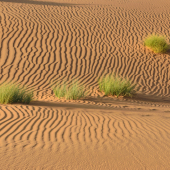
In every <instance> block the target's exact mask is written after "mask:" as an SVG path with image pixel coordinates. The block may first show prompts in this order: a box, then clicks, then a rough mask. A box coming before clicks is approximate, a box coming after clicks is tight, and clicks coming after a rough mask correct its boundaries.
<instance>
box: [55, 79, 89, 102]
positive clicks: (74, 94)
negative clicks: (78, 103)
mask: <svg viewBox="0 0 170 170" xmlns="http://www.w3.org/2000/svg"><path fill="white" fill-rule="evenodd" d="M52 89H53V92H54V94H55V96H56V97H58V98H59V99H60V98H61V97H64V98H65V99H67V100H76V99H80V98H81V97H85V96H86V93H85V91H84V87H83V86H81V85H80V84H79V83H78V82H77V81H72V83H71V85H70V87H69V88H67V86H66V83H65V82H64V83H62V84H61V85H59V84H57V85H53V86H52Z"/></svg>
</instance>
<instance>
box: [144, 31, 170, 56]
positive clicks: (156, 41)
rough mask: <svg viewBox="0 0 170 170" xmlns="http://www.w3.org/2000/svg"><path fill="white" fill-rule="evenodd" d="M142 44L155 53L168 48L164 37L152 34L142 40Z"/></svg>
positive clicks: (162, 51)
mask: <svg viewBox="0 0 170 170" xmlns="http://www.w3.org/2000/svg"><path fill="white" fill-rule="evenodd" d="M144 45H145V46H147V47H149V48H151V49H152V50H153V51H154V52H155V53H164V52H166V51H167V50H168V44H167V42H166V38H165V37H163V36H158V35H154V34H153V35H150V36H149V37H147V38H146V39H145V40H144Z"/></svg>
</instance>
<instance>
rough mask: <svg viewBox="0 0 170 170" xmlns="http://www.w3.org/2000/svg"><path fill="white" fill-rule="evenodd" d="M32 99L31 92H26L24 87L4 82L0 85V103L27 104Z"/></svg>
mask: <svg viewBox="0 0 170 170" xmlns="http://www.w3.org/2000/svg"><path fill="white" fill-rule="evenodd" d="M32 99H33V93H32V92H29V93H28V92H26V89H25V88H19V86H18V85H16V84H12V83H4V84H2V85H0V103H1V104H7V103H10V104H12V103H25V104H29V103H30V102H31V101H32Z"/></svg>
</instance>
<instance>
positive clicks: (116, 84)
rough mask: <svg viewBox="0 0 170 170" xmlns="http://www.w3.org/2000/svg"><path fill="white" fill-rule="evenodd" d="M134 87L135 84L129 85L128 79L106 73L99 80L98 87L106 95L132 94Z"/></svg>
mask: <svg viewBox="0 0 170 170" xmlns="http://www.w3.org/2000/svg"><path fill="white" fill-rule="evenodd" d="M135 87H136V85H131V83H130V81H128V80H126V79H123V78H120V77H118V76H117V77H116V76H113V75H108V76H106V77H103V78H101V79H100V80H99V89H100V91H102V92H104V93H105V95H106V96H108V95H116V96H117V97H118V96H132V94H133V93H134V92H135V91H134V88H135Z"/></svg>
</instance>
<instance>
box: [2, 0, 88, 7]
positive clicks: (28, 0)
mask: <svg viewBox="0 0 170 170" xmlns="http://www.w3.org/2000/svg"><path fill="white" fill-rule="evenodd" d="M0 2H12V3H24V4H34V5H52V6H77V5H89V4H72V3H57V2H46V1H32V0H0Z"/></svg>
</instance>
